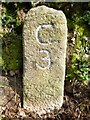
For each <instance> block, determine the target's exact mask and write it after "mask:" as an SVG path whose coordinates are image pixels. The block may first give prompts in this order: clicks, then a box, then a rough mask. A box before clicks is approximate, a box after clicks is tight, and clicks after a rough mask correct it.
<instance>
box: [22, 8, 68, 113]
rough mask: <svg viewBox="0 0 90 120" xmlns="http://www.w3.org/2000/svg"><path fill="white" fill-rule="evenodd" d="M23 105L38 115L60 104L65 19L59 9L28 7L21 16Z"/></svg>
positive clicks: (65, 40) (58, 106) (63, 75)
mask: <svg viewBox="0 0 90 120" xmlns="http://www.w3.org/2000/svg"><path fill="white" fill-rule="evenodd" d="M23 38H24V77H23V79H24V80H23V84H24V108H26V109H29V110H30V111H34V112H36V113H38V114H39V115H41V114H44V113H46V112H49V111H50V110H54V109H60V107H61V106H62V103H63V89H64V79H65V57H66V43H67V22H66V18H65V15H64V13H63V12H62V11H57V10H54V9H52V8H48V7H46V6H39V7H36V8H33V9H31V10H30V11H29V12H28V14H27V16H26V19H25V23H24V28H23Z"/></svg>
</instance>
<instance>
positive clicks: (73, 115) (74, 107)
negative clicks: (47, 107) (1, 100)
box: [2, 76, 90, 120]
mask: <svg viewBox="0 0 90 120" xmlns="http://www.w3.org/2000/svg"><path fill="white" fill-rule="evenodd" d="M7 78H8V79H9V80H11V79H12V80H11V81H12V82H11V83H13V84H11V83H10V87H11V88H12V89H11V90H12V91H14V94H13V96H12V97H11V98H10V99H9V100H8V102H7V104H6V105H5V106H4V107H3V112H2V115H3V120H90V87H89V86H87V85H84V84H83V83H82V82H80V81H77V80H75V81H65V89H64V90H65V91H64V93H65V95H64V103H63V106H62V107H61V109H60V110H59V111H57V110H54V111H51V112H50V113H47V114H44V115H42V116H38V115H37V114H35V113H32V112H30V111H27V110H25V109H24V108H21V106H22V105H23V101H22V98H23V94H22V88H23V87H22V86H21V80H20V79H21V77H20V76H13V77H10V76H9V77H7ZM15 78H16V79H17V80H18V81H19V82H16V83H15ZM15 86H16V90H15ZM20 89H21V91H20Z"/></svg>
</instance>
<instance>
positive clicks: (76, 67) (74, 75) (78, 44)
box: [0, 2, 90, 120]
mask: <svg viewBox="0 0 90 120" xmlns="http://www.w3.org/2000/svg"><path fill="white" fill-rule="evenodd" d="M42 4H44V5H46V6H48V7H52V8H54V9H57V10H62V11H63V12H64V13H65V15H66V17H67V24H68V45H67V59H66V83H67V82H68V83H70V85H71V86H72V83H73V81H74V84H75V86H74V87H75V88H73V89H74V90H76V88H77V87H76V81H78V82H79V81H80V83H81V84H84V86H87V83H88V81H90V56H89V55H90V2H84V3H74V2H71V3H70V2H64V3H62V2H55V3H53V2H50V3H49V2H37V3H36V4H35V3H23V2H21V3H19V2H18V3H3V4H2V5H3V6H2V27H3V33H2V34H3V38H2V48H3V49H2V59H1V58H0V64H1V63H2V68H3V72H4V73H7V72H10V71H13V72H15V71H16V70H19V71H20V70H22V69H23V65H22V63H23V57H22V56H23V47H22V46H23V45H22V43H23V39H22V30H23V23H24V17H25V14H26V13H27V12H28V10H29V9H31V8H32V7H36V6H40V5H42ZM0 51H1V50H0ZM69 87H70V86H69ZM79 87H80V84H79ZM67 89H68V88H67ZM83 89H85V88H83ZM68 91H69V89H68ZM66 92H67V90H66ZM79 92H80V91H79ZM71 93H72V92H71V89H70V92H69V94H71ZM89 94H90V93H89ZM83 97H84V96H83ZM77 99H78V98H77ZM74 102H75V101H74ZM89 107H90V106H89ZM79 108H80V110H81V111H85V108H86V104H84V103H82V104H80V106H79ZM71 109H72V108H71ZM89 109H90V108H89ZM73 112H74V111H73ZM77 116H78V115H77ZM89 116H90V115H89ZM74 117H75V116H74ZM66 118H67V117H66ZM69 119H70V118H69ZM63 120H64V118H63ZM73 120H74V119H73ZM75 120H76V118H75ZM80 120H81V119H80ZM82 120H84V119H82ZM87 120H89V119H87Z"/></svg>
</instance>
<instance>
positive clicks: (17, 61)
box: [2, 33, 23, 71]
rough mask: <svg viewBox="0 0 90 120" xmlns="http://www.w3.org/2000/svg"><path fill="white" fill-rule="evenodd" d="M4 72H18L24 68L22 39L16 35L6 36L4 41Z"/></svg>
mask: <svg viewBox="0 0 90 120" xmlns="http://www.w3.org/2000/svg"><path fill="white" fill-rule="evenodd" d="M2 48H3V49H2V59H3V66H2V68H3V70H4V71H8V70H13V71H15V70H17V69H20V67H21V66H22V52H23V51H22V37H21V36H18V35H17V34H15V33H10V34H5V35H4V36H3V39H2Z"/></svg>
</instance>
